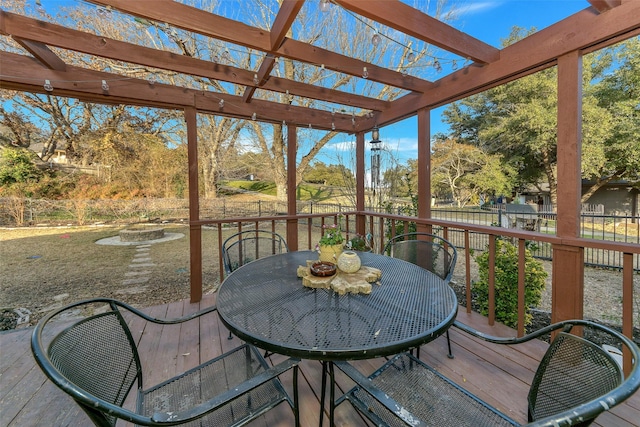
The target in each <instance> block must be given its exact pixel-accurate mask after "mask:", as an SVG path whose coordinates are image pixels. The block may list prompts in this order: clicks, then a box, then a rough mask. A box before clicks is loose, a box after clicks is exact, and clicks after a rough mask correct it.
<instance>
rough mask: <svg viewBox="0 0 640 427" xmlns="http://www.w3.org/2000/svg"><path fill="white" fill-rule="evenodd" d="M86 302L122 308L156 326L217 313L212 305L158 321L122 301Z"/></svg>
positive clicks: (103, 299) (100, 300)
mask: <svg viewBox="0 0 640 427" xmlns="http://www.w3.org/2000/svg"><path fill="white" fill-rule="evenodd" d="M87 302H108V303H110V304H112V305H117V306H119V307H122V308H124V309H126V310H127V311H130V312H132V313H133V314H135V315H136V316H140V317H142V318H143V319H145V320H146V321H148V322H152V323H158V324H162V325H173V324H177V323H183V322H186V321H189V320H192V319H196V318H198V317H200V316H203V315H205V314H208V313H211V312H213V311H217V310H218V308H217V307H216V306H215V305H212V306H210V307H207V308H205V309H202V310H200V311H197V312H195V313H192V314H188V315H186V316H182V317H177V318H173V319H159V318H157V317H151V316H149V315H148V314H146V313H144V312H142V311H140V310H138V309H136V308H134V307H132V306H130V305H129V304H126V303H124V302H122V301H118V300H113V299H108V298H102V299H96V300H90V301H85V303H87Z"/></svg>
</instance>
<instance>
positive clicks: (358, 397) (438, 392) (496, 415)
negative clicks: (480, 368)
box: [337, 353, 519, 427]
mask: <svg viewBox="0 0 640 427" xmlns="http://www.w3.org/2000/svg"><path fill="white" fill-rule="evenodd" d="M337 366H338V367H340V368H341V369H342V368H343V366H344V365H342V366H341V365H337ZM369 379H370V380H371V383H372V385H373V386H375V387H376V388H378V389H380V390H384V393H385V394H387V395H388V396H389V397H391V398H392V399H394V400H395V401H396V402H398V403H401V404H402V405H403V407H404V408H402V409H401V408H398V411H397V412H398V414H397V415H396V414H394V413H392V412H391V411H389V409H387V408H386V407H385V406H383V405H382V404H381V403H380V402H379V401H378V400H377V399H375V398H373V397H372V396H371V394H369V393H368V392H367V391H366V390H365V389H364V388H363V387H360V386H356V387H354V388H353V389H351V390H350V391H349V392H348V393H347V395H346V396H345V398H346V399H347V400H349V401H350V402H351V403H352V404H353V405H354V406H356V407H357V408H358V409H359V410H360V411H361V412H363V413H367V412H368V415H372V416H373V417H378V418H379V419H380V421H382V422H383V423H386V424H387V425H390V426H406V425H418V424H417V423H415V424H414V422H415V419H418V420H420V424H419V425H421V426H438V427H443V426H455V427H461V426H474V427H479V426H487V427H489V426H490V427H494V426H514V425H519V424H518V423H517V422H515V421H514V420H512V419H510V418H508V417H507V416H505V415H503V414H501V413H500V412H497V411H495V410H494V409H493V408H491V407H489V406H488V405H487V404H485V403H484V402H482V401H481V400H479V399H478V398H476V397H475V396H473V395H471V394H469V393H467V392H466V391H465V390H463V389H461V388H460V387H458V386H457V385H456V384H455V383H453V382H452V381H450V380H449V379H447V378H445V377H443V376H442V375H440V374H439V373H438V372H436V371H434V370H433V369H432V368H431V367H429V366H428V365H426V364H424V363H422V362H421V361H419V360H418V359H416V358H415V357H414V356H412V355H410V354H408V353H404V354H399V355H397V356H395V357H394V358H393V359H391V360H389V361H388V362H387V363H385V364H384V365H383V366H382V367H381V368H380V369H378V370H377V371H376V372H374V373H373V374H372V375H371V376H370V377H369ZM403 412H404V414H402V413H403ZM374 414H375V415H374ZM398 416H400V417H402V418H404V419H406V420H407V422H406V423H404V422H402V420H401V419H400V418H398ZM377 424H381V423H380V422H378V423H377ZM382 425H384V424H382Z"/></svg>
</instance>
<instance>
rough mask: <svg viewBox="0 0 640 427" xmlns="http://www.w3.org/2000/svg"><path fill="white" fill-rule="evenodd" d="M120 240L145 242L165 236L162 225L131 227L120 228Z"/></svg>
mask: <svg viewBox="0 0 640 427" xmlns="http://www.w3.org/2000/svg"><path fill="white" fill-rule="evenodd" d="M119 235H120V240H121V241H123V242H145V241H147V240H157V239H162V238H163V237H164V228H162V227H129V228H125V229H124V230H120V233H119Z"/></svg>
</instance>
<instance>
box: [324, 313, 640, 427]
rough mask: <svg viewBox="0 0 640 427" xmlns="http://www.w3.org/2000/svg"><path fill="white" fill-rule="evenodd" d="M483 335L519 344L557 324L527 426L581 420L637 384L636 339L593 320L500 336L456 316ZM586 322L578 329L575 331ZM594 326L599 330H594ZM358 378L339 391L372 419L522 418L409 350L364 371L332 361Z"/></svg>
mask: <svg viewBox="0 0 640 427" xmlns="http://www.w3.org/2000/svg"><path fill="white" fill-rule="evenodd" d="M454 325H455V326H457V327H459V328H461V329H462V330H464V331H466V332H468V333H470V334H472V335H474V336H476V337H479V338H481V339H483V340H486V341H489V342H492V343H496V344H508V345H516V344H519V343H523V342H526V341H529V340H531V339H534V338H538V337H540V336H542V335H545V334H548V333H549V332H551V331H558V330H561V331H559V332H557V335H556V337H555V339H554V340H553V342H552V343H551V345H550V346H549V348H548V350H547V351H546V353H545V355H544V357H543V358H542V360H541V362H540V364H539V366H538V368H537V371H536V373H535V375H534V378H533V381H532V384H531V387H530V390H529V396H528V414H529V415H528V421H529V424H527V426H530V427H533V426H535V427H542V426H549V427H551V426H554V427H560V426H575V425H579V426H586V425H589V424H591V422H593V420H594V419H595V418H596V417H597V416H598V415H599V414H601V413H602V412H604V411H606V410H608V409H611V408H612V407H614V406H615V405H618V404H620V403H621V402H623V401H624V400H625V399H627V398H628V397H630V396H631V395H632V394H633V393H634V392H635V391H636V390H638V388H640V370H639V368H638V358H639V357H640V350H639V349H638V347H637V345H636V344H635V343H634V342H633V341H632V340H630V339H628V338H627V337H625V336H624V335H622V334H620V333H618V332H616V331H614V330H612V329H610V328H607V327H604V326H601V325H599V324H596V323H592V322H589V321H584V320H571V321H565V322H560V323H556V324H553V325H550V326H548V327H546V328H543V329H541V330H539V331H536V332H533V333H531V334H528V335H525V336H523V337H521V338H497V337H491V336H487V335H485V334H482V333H480V332H477V331H475V330H473V329H471V328H469V327H467V326H466V325H463V324H461V323H459V322H456V323H455V324H454ZM574 327H576V329H577V330H576V331H575V332H576V333H579V331H580V329H583V331H584V333H583V335H582V336H578V335H574V334H572V333H571V332H572V328H574ZM592 332H598V333H597V334H595V333H592ZM600 337H604V338H603V340H606V341H607V344H611V343H616V345H618V346H620V347H626V348H627V349H629V352H630V353H629V354H630V356H631V359H632V362H633V363H632V369H631V371H630V372H629V373H628V375H627V376H626V378H625V376H624V375H623V373H622V368H621V366H620V365H621V363H620V362H619V361H617V360H616V359H615V358H614V357H612V355H611V353H610V352H609V351H607V350H606V349H605V348H604V347H602V345H601V343H600V340H601V338H600ZM335 366H337V367H338V368H339V369H341V370H342V371H343V372H344V373H345V374H347V375H348V376H349V377H350V378H351V379H353V380H354V381H355V382H356V386H355V387H354V388H353V389H351V390H350V391H348V392H347V393H346V394H345V395H343V396H342V397H341V398H339V399H338V400H337V401H336V403H337V404H340V403H342V402H344V401H345V400H348V401H349V402H351V403H352V404H353V406H354V407H355V408H356V409H358V411H360V412H361V413H362V414H363V415H365V416H366V417H368V418H369V419H371V420H372V421H373V422H374V423H375V425H377V426H406V425H409V426H438V427H440V426H455V427H460V426H502V425H505V426H511V425H519V424H518V423H517V422H516V421H514V420H513V419H511V418H509V417H508V416H507V415H505V414H503V413H501V412H499V411H498V410H497V409H495V408H493V407H492V406H490V405H489V404H487V403H485V402H484V401H482V400H480V399H479V398H478V397H476V396H474V395H473V394H471V393H470V392H468V391H467V390H465V389H464V388H462V387H461V386H459V385H458V384H456V383H455V382H453V381H451V380H449V379H448V378H446V377H445V376H443V375H442V374H440V373H439V372H437V371H436V370H435V369H433V368H431V367H430V366H428V365H427V364H425V363H424V362H422V361H421V360H419V359H417V358H416V357H414V356H413V355H411V354H409V353H403V354H399V355H397V356H395V357H394V358H393V359H391V360H389V361H388V362H386V363H385V364H384V365H383V366H382V367H381V368H380V369H378V370H377V371H375V372H374V373H373V374H371V375H370V376H369V377H365V376H364V375H362V374H361V373H360V372H359V371H357V370H356V369H355V368H354V367H353V366H351V365H350V364H348V363H347V362H336V363H335Z"/></svg>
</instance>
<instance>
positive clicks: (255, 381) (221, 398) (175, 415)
mask: <svg viewBox="0 0 640 427" xmlns="http://www.w3.org/2000/svg"><path fill="white" fill-rule="evenodd" d="M299 363H300V359H295V358H289V359H287V360H285V361H284V362H281V363H279V364H277V365H275V366H273V367H271V368H269V369H267V370H266V371H264V372H262V373H261V374H259V375H256V376H255V377H252V378H251V379H249V380H247V381H245V382H243V383H241V384H238V385H237V386H236V387H234V388H233V389H232V390H228V391H226V392H225V393H222V394H220V395H218V396H216V397H214V398H213V399H210V400H208V401H206V402H204V403H202V404H200V405H198V406H195V407H194V408H192V409H189V410H187V411H183V412H172V413H161V412H156V413H154V414H153V416H152V417H151V420H152V421H154V422H156V423H163V424H166V425H174V424H181V423H187V422H190V421H193V420H196V419H198V418H202V417H203V416H205V415H206V414H207V413H209V412H212V411H215V410H216V409H218V408H219V407H221V406H223V405H225V404H227V403H229V402H231V401H232V400H234V399H236V398H237V397H239V396H242V395H243V394H245V393H247V392H249V391H251V390H253V389H254V388H256V387H258V386H260V385H261V384H264V383H266V382H268V381H271V380H273V379H274V378H276V377H278V376H280V375H281V374H283V373H284V372H286V371H288V370H289V369H291V368H297V366H298V364H299Z"/></svg>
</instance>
